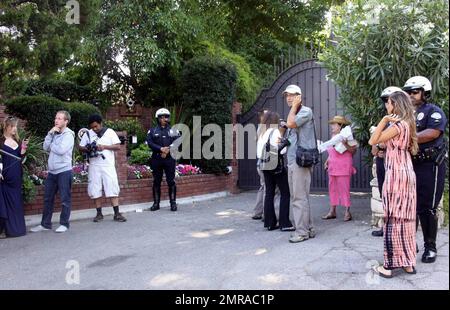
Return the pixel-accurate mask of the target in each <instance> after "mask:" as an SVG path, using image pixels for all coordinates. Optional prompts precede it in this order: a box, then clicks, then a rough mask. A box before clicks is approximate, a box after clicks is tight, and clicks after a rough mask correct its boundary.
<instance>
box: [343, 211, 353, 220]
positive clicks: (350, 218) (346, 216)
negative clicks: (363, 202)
mask: <svg viewBox="0 0 450 310" xmlns="http://www.w3.org/2000/svg"><path fill="white" fill-rule="evenodd" d="M351 220H352V215H351V213H350V212H349V213H348V214H345V217H344V222H348V221H351Z"/></svg>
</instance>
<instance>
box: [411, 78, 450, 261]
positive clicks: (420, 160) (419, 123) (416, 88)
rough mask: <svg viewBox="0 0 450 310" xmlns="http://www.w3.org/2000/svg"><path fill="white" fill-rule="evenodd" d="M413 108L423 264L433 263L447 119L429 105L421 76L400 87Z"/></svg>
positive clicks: (427, 88)
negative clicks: (422, 239) (416, 144)
mask: <svg viewBox="0 0 450 310" xmlns="http://www.w3.org/2000/svg"><path fill="white" fill-rule="evenodd" d="M403 90H404V91H405V92H407V93H408V94H409V96H410V98H411V101H412V103H413V105H414V107H415V109H416V118H417V119H416V128H417V139H418V143H419V153H418V154H417V155H416V156H414V158H413V164H414V171H415V173H416V177H417V217H418V222H419V221H420V225H421V227H422V232H423V238H424V248H425V251H424V253H423V255H422V262H423V263H434V262H435V261H436V256H437V249H436V237H437V229H438V216H437V207H438V205H439V202H440V200H441V198H442V195H443V192H444V183H445V169H446V168H445V160H444V158H445V154H446V152H447V147H446V143H445V141H444V132H445V128H446V126H447V117H446V116H445V114H444V112H443V111H442V110H441V108H439V107H438V106H436V105H434V104H432V103H430V102H429V101H430V98H431V90H432V86H431V83H430V81H429V80H428V79H427V78H426V77H423V76H414V77H412V78H410V79H408V80H407V81H406V83H405V85H404V86H403Z"/></svg>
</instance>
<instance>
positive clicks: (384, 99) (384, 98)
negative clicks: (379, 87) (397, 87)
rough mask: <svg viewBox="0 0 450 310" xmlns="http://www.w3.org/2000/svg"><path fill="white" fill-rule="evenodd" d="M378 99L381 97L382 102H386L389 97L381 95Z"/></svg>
mask: <svg viewBox="0 0 450 310" xmlns="http://www.w3.org/2000/svg"><path fill="white" fill-rule="evenodd" d="M380 99H381V101H383V103H387V102H388V100H389V97H381V98H380Z"/></svg>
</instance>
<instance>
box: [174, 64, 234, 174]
mask: <svg viewBox="0 0 450 310" xmlns="http://www.w3.org/2000/svg"><path fill="white" fill-rule="evenodd" d="M181 76H182V79H181V80H182V81H183V82H182V91H183V98H184V104H185V108H187V109H189V110H191V112H192V113H191V114H192V115H197V116H201V117H202V124H217V125H219V126H220V127H221V128H222V132H225V124H230V123H231V121H232V120H231V111H232V104H233V100H235V98H236V81H237V75H236V69H235V67H234V66H233V65H231V64H230V63H227V62H224V61H223V60H221V59H217V58H212V57H198V58H194V59H192V60H191V61H189V62H188V63H186V65H185V66H184V68H183V70H182V73H181ZM207 139H209V138H208V137H202V143H203V142H204V141H206V140H207ZM224 140H225V139H222V141H223V143H222V150H223V151H224V150H225V141H224ZM191 145H192V144H191ZM222 156H223V157H222V158H225V157H224V154H222ZM192 163H193V164H194V165H196V166H199V167H200V168H201V169H202V171H203V172H204V173H216V174H220V173H224V172H226V168H227V166H228V165H229V160H226V159H211V160H206V159H200V160H192Z"/></svg>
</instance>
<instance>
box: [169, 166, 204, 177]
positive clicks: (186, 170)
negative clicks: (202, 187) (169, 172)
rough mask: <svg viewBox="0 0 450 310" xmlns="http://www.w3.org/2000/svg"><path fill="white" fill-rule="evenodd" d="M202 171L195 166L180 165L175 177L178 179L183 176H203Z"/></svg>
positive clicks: (177, 167) (176, 169)
mask: <svg viewBox="0 0 450 310" xmlns="http://www.w3.org/2000/svg"><path fill="white" fill-rule="evenodd" d="M201 173H202V171H201V170H200V168H199V167H196V166H193V165H182V164H179V165H177V166H176V168H175V175H176V176H177V177H180V176H183V175H194V174H201Z"/></svg>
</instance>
